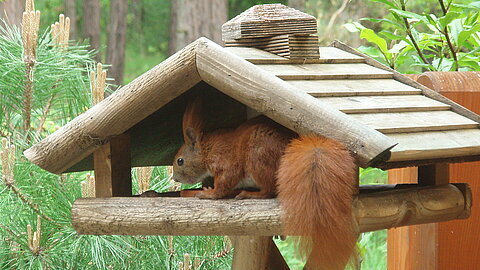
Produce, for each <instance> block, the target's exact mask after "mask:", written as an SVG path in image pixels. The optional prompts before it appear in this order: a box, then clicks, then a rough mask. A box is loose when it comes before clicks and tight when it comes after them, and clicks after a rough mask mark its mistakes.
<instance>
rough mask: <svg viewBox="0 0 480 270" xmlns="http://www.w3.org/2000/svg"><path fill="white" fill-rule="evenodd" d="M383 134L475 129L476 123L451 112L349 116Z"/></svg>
mask: <svg viewBox="0 0 480 270" xmlns="http://www.w3.org/2000/svg"><path fill="white" fill-rule="evenodd" d="M350 116H351V117H353V118H354V119H356V120H358V121H360V122H361V123H362V124H365V125H367V126H369V127H371V128H374V129H376V130H378V131H380V132H382V133H383V134H389V133H404V132H420V131H441V130H453V129H472V128H477V127H478V125H479V124H478V123H477V122H475V121H473V120H470V119H468V118H466V117H464V116H461V115H459V114H456V113H454V112H452V111H432V112H403V113H371V114H363V113H361V114H351V115H350Z"/></svg>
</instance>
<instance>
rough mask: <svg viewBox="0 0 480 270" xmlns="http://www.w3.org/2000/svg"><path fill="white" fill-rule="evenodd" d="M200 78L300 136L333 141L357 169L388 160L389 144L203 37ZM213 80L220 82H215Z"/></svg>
mask: <svg viewBox="0 0 480 270" xmlns="http://www.w3.org/2000/svg"><path fill="white" fill-rule="evenodd" d="M197 68H198V72H199V73H200V76H201V78H202V79H203V80H204V81H206V82H207V83H209V84H210V85H212V86H214V87H215V88H216V89H218V90H219V91H221V92H223V93H225V94H227V95H229V96H231V97H232V98H234V99H236V100H238V101H240V102H242V103H244V104H245V105H247V106H249V107H250V108H252V109H254V110H256V111H257V112H259V113H263V114H265V115H266V116H268V117H270V118H272V119H273V120H275V121H276V122H278V123H280V124H282V125H284V126H285V127H288V128H290V129H292V130H295V131H296V132H298V133H303V134H306V133H307V134H308V133H309V134H312V133H313V134H322V135H324V136H327V137H330V138H334V139H337V140H339V141H341V142H343V143H345V144H346V146H347V147H348V148H349V149H350V150H351V151H352V152H353V153H354V154H355V155H356V158H357V162H358V163H359V165H360V166H362V167H364V166H368V165H369V164H371V163H372V162H373V163H375V162H376V161H377V159H381V160H383V159H388V149H390V148H391V147H392V146H393V145H394V143H393V142H392V141H390V140H389V139H388V138H387V137H386V136H385V135H383V134H381V133H379V132H377V131H374V130H373V129H370V128H366V127H365V126H363V125H360V124H358V123H357V122H356V121H353V120H352V119H351V118H349V117H348V116H346V115H345V114H343V113H341V112H339V111H338V110H335V109H333V108H332V107H330V106H328V105H321V104H320V103H319V102H318V101H317V100H316V99H315V98H314V97H312V96H310V95H308V94H307V93H304V92H299V91H296V90H295V88H293V87H292V86H291V85H289V84H288V83H286V82H285V81H283V80H281V79H279V78H277V77H275V76H273V75H272V74H270V73H268V72H266V71H264V70H262V69H261V68H258V67H257V66H255V65H253V64H251V63H248V62H246V61H244V60H243V59H241V58H239V57H238V56H236V55H234V54H231V53H229V52H228V51H226V50H224V49H223V48H222V47H220V46H219V45H217V44H215V43H213V42H211V41H208V40H206V39H204V40H203V41H202V42H200V44H199V47H198V49H197ZM217 78H222V80H218V79H217Z"/></svg>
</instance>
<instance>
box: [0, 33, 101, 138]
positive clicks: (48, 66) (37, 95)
mask: <svg viewBox="0 0 480 270" xmlns="http://www.w3.org/2000/svg"><path fill="white" fill-rule="evenodd" d="M91 57H92V52H89V51H88V50H87V49H86V46H84V45H74V44H72V45H71V46H69V47H68V48H66V49H58V48H56V47H55V46H54V45H53V44H52V42H51V39H50V34H49V32H45V33H44V34H43V35H42V36H41V37H40V38H39V41H38V47H37V57H36V64H35V68H34V73H33V81H34V89H33V90H34V91H33V103H32V117H33V123H32V124H33V126H32V129H33V130H36V131H38V132H36V133H34V134H32V135H34V136H37V137H38V136H39V135H44V134H41V132H42V131H44V129H43V128H42V127H39V125H40V124H41V123H40V122H41V119H43V118H45V117H46V116H48V118H49V123H55V124H58V125H63V124H64V123H66V121H68V119H72V117H74V116H76V115H78V114H80V113H81V112H83V111H85V109H86V108H88V107H90V101H89V100H90V96H89V91H88V89H89V80H88V77H87V76H85V74H86V72H87V71H88V69H89V68H90V67H91V66H93V61H92V60H91ZM25 71H26V68H25V63H24V60H23V45H22V38H21V35H20V32H19V30H18V29H17V28H15V27H10V26H7V27H6V28H1V29H0V74H1V76H0V90H1V91H0V97H1V98H0V134H1V135H3V136H11V135H13V134H14V133H16V132H19V128H20V127H21V126H22V121H21V120H22V117H21V115H22V110H23V102H24V99H23V91H24V86H25V80H26V79H25ZM47 124H48V123H47ZM51 128H53V127H51Z"/></svg>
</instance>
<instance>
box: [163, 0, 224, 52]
mask: <svg viewBox="0 0 480 270" xmlns="http://www.w3.org/2000/svg"><path fill="white" fill-rule="evenodd" d="M227 13H228V4H227V1H226V0H196V1H190V0H172V6H171V15H170V16H171V26H170V44H169V45H170V47H169V53H170V54H173V53H175V52H177V51H178V50H180V49H181V48H183V47H185V45H187V44H189V43H190V42H192V41H194V40H196V39H197V38H199V37H201V36H204V37H207V38H209V39H211V40H213V41H214V42H216V43H219V44H222V31H221V27H222V24H224V23H225V22H226V21H227V16H228V14H227Z"/></svg>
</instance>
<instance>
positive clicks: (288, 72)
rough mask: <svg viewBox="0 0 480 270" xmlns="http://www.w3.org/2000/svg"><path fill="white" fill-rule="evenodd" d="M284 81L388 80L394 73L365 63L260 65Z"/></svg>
mask: <svg viewBox="0 0 480 270" xmlns="http://www.w3.org/2000/svg"><path fill="white" fill-rule="evenodd" d="M257 67H260V68H262V69H264V70H266V71H267V72H269V73H271V74H274V75H275V76H277V77H279V78H281V79H284V80H323V79H386V78H387V79H388V78H392V73H391V72H389V71H385V70H382V69H378V68H375V67H372V66H370V65H366V64H363V63H356V64H304V65H299V64H283V65H279V64H271V65H269V64H265V65H260V64H258V65H257Z"/></svg>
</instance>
